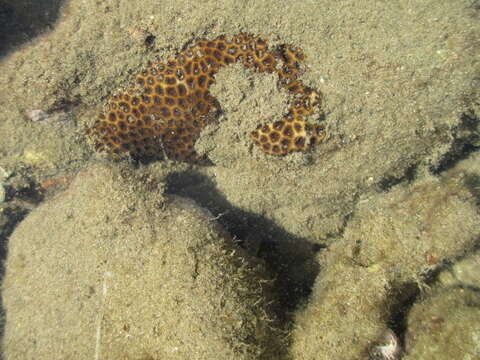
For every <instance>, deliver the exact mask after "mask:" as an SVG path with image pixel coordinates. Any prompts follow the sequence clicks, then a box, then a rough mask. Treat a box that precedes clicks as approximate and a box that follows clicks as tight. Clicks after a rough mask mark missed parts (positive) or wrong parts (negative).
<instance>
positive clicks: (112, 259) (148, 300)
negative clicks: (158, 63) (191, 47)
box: [0, 0, 480, 359]
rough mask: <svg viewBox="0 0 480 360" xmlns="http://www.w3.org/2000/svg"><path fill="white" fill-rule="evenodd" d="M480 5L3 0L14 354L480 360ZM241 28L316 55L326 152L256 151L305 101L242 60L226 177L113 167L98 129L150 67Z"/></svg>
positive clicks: (207, 139)
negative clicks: (259, 137)
mask: <svg viewBox="0 0 480 360" xmlns="http://www.w3.org/2000/svg"><path fill="white" fill-rule="evenodd" d="M479 11H480V5H479V3H478V1H472V0H458V1H451V0H441V1H439V0H431V1H430V0H408V1H373V0H371V1H366V0H363V1H358V0H338V1H330V0H318V1H314V0H299V1H292V0H290V1H287V0H271V1H229V0H228V1H213V0H212V1H191V0H190V1H183V0H176V1H159V0H145V1H142V2H137V1H127V0H117V1H114V0H107V1H96V0H82V1H80V0H72V1H66V2H63V3H59V1H53V0H52V1H48V0H44V1H37V2H33V1H28V0H25V1H17V2H10V1H3V2H1V3H0V20H1V21H2V23H0V26H3V29H2V28H0V32H1V31H3V30H4V31H8V32H9V35H8V36H5V35H3V39H4V40H5V41H4V42H3V48H2V49H1V56H2V57H1V58H0V107H1V112H0V166H1V169H0V182H1V185H2V186H1V188H2V191H1V192H0V195H1V196H0V201H1V203H0V210H1V212H0V237H1V239H2V241H3V242H4V243H5V249H6V254H5V255H4V258H5V276H4V281H3V298H2V305H3V309H4V314H5V318H6V321H5V323H4V330H3V345H2V349H3V350H2V351H3V356H4V358H5V359H368V358H378V359H382V358H386V356H387V355H386V354H383V355H382V352H384V353H386V352H388V351H390V350H392V351H393V352H395V354H393V355H392V356H394V358H395V359H400V358H401V359H432V358H435V359H454V358H455V359H475V358H480V282H479V280H478V279H479V278H480V255H479V253H478V249H479V244H480V215H479V208H478V205H479V203H480V161H479V160H480V155H479V146H480V136H479V121H478V114H479V111H480V109H479V104H480V96H479V91H478V90H479V89H480V83H479V79H480V72H479V68H480V66H479V56H480V51H479V48H480V47H479V39H480V24H479V19H480V12H479ZM25 24H30V25H29V26H26V25H25ZM240 32H246V33H250V34H254V35H259V36H261V37H262V38H264V39H266V40H268V41H269V44H270V45H271V46H275V45H277V44H283V43H287V44H293V45H294V46H298V47H300V48H301V49H303V51H304V52H305V55H306V66H307V71H306V72H305V74H304V76H303V78H302V79H303V81H304V82H305V83H306V84H307V85H309V86H311V87H313V88H315V89H317V90H318V91H319V92H321V94H322V114H316V115H315V116H313V118H312V121H315V120H318V119H320V120H321V121H322V122H323V123H324V124H325V126H326V129H327V138H326V139H325V141H324V142H323V143H322V144H321V145H319V146H317V147H315V148H313V149H312V150H311V151H309V152H305V153H295V154H290V155H287V156H285V157H272V156H268V155H266V154H264V153H262V152H261V151H259V150H258V149H257V148H255V147H253V146H252V144H251V142H250V140H249V138H248V134H249V132H250V131H251V130H253V129H254V128H255V127H256V124H258V123H263V122H265V121H268V120H269V119H274V118H276V117H280V116H282V114H284V112H285V111H286V109H287V101H288V97H287V96H286V94H285V92H284V91H283V90H280V89H279V88H278V85H277V83H276V79H275V76H274V75H265V74H257V73H255V72H252V71H247V70H244V69H243V68H242V66H240V65H235V66H231V67H229V68H225V69H223V70H222V71H221V72H220V73H219V74H218V76H217V83H216V84H215V85H214V87H213V88H212V93H213V94H214V95H215V96H216V97H217V99H218V100H219V102H220V104H221V106H222V110H223V113H222V116H221V117H220V119H219V121H218V123H216V124H214V125H210V126H208V128H207V129H205V130H204V132H203V133H202V135H201V137H200V140H199V141H198V143H197V149H198V151H199V152H201V153H204V154H206V155H207V156H208V158H209V159H210V160H211V162H212V165H211V166H207V167H201V166H191V165H187V164H184V163H176V162H173V161H168V160H167V161H157V162H152V163H149V164H138V163H135V162H133V161H132V160H131V159H128V158H126V159H123V160H121V161H112V160H111V159H109V158H108V157H105V156H101V155H99V154H96V153H94V152H93V150H92V148H91V146H90V145H89V143H88V142H87V139H86V137H85V128H86V127H87V126H90V125H91V124H92V123H93V121H94V120H95V116H96V114H97V113H98V112H99V111H100V110H101V109H102V106H103V104H104V103H105V101H106V99H107V98H108V97H109V96H110V95H112V94H114V93H116V92H118V91H121V89H123V88H125V87H126V86H128V85H129V83H130V82H131V81H132V79H133V77H134V75H135V74H137V73H138V72H139V71H141V70H142V68H144V67H145V65H146V64H147V63H148V61H152V60H154V59H155V58H156V57H159V58H160V59H166V58H167V57H168V56H172V55H175V54H176V52H177V51H178V50H179V49H183V48H184V47H185V46H187V45H188V44H192V43H194V42H195V40H198V39H201V38H208V39H213V38H216V37H217V36H219V35H221V34H227V35H233V34H237V33H240ZM192 201H193V202H192ZM263 284H266V285H263ZM389 341H390V343H391V342H394V341H396V342H397V343H398V344H397V345H396V347H395V346H394V345H392V346H390V347H388V346H386V344H387V343H388V342H389ZM382 345H385V346H384V347H382Z"/></svg>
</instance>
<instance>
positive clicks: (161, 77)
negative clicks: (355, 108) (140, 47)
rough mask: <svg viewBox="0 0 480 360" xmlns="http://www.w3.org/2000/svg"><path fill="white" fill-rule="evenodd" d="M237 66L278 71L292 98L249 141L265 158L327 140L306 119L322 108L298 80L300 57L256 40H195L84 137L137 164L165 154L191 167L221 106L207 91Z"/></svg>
mask: <svg viewBox="0 0 480 360" xmlns="http://www.w3.org/2000/svg"><path fill="white" fill-rule="evenodd" d="M239 60H240V61H242V63H243V65H244V66H245V67H246V68H253V69H255V70H256V71H258V72H276V73H277V74H278V77H279V83H280V84H281V86H282V87H285V88H286V89H288V90H289V91H290V92H291V93H292V94H293V95H294V99H293V102H292V104H291V107H290V109H289V111H288V113H287V114H286V115H285V116H284V117H283V118H282V119H280V120H278V121H276V122H274V123H271V124H265V125H259V126H258V127H257V129H256V130H254V131H252V133H251V137H252V139H253V141H254V142H255V143H256V144H257V145H259V146H260V148H261V149H262V150H263V151H264V152H266V153H269V154H274V155H284V154H287V153H289V152H292V151H301V150H305V149H307V147H308V146H309V145H312V144H316V143H319V142H320V141H321V140H322V139H323V138H324V136H325V132H324V131H323V127H321V126H320V125H318V124H317V125H313V126H312V125H309V124H308V123H307V122H306V120H305V117H306V116H308V115H310V114H312V113H313V111H314V106H315V105H317V104H318V103H319V94H318V93H317V92H316V91H315V90H313V89H311V88H309V87H306V86H304V85H303V84H302V83H301V82H300V81H299V80H298V79H299V77H300V75H301V73H302V70H301V64H302V63H303V61H304V55H303V52H302V51H301V50H300V49H298V48H294V47H292V46H288V45H282V46H279V47H278V48H276V49H275V50H273V51H271V50H269V49H268V47H267V42H266V41H265V40H262V39H260V38H258V37H254V36H250V35H246V34H239V35H236V36H233V37H231V38H228V37H226V36H220V37H218V38H217V39H215V40H200V41H198V42H197V43H196V44H195V45H194V46H192V47H190V48H188V49H186V50H184V51H182V52H181V53H179V54H178V55H177V56H176V57H175V58H174V59H173V58H172V59H169V60H168V61H167V63H166V64H163V63H153V64H151V65H150V66H149V67H148V69H147V70H145V71H143V72H142V73H141V74H140V75H138V76H137V79H136V85H137V86H136V87H134V88H129V89H127V91H126V92H125V93H123V94H121V95H116V96H113V97H112V98H111V99H110V100H109V101H108V105H107V111H106V113H101V114H100V115H99V117H98V119H97V121H96V122H95V124H94V125H93V127H91V128H90V129H88V130H87V134H88V135H89V136H90V137H91V138H92V140H93V143H94V146H95V149H96V150H98V151H108V152H111V153H114V154H121V153H124V152H130V153H131V154H132V155H134V156H136V157H143V156H147V157H150V156H155V155H157V154H159V153H160V154H162V153H165V154H166V155H167V156H168V157H169V158H173V159H178V160H183V161H196V160H198V156H197V154H196V153H195V150H194V144H195V141H196V140H197V139H198V137H199V134H200V132H201V131H202V129H203V128H204V127H205V126H206V124H208V123H209V122H210V121H212V120H213V119H215V114H216V112H218V110H219V109H220V107H219V104H218V103H217V101H216V100H215V98H213V97H212V96H211V94H210V92H209V90H208V89H209V87H210V85H212V84H213V83H214V82H215V74H216V73H217V72H218V70H219V69H220V68H221V67H222V66H227V65H230V64H233V63H235V62H237V61H239Z"/></svg>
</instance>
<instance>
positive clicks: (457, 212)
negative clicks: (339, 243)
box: [345, 177, 480, 282]
mask: <svg viewBox="0 0 480 360" xmlns="http://www.w3.org/2000/svg"><path fill="white" fill-rule="evenodd" d="M454 180H455V179H454V178H449V179H443V180H439V179H436V178H433V177H426V178H424V179H423V180H421V181H419V182H417V183H415V184H413V185H411V186H408V185H407V186H404V185H402V186H397V187H395V188H393V189H392V191H390V192H389V193H388V194H386V195H384V196H378V197H376V198H371V199H364V200H363V201H361V202H360V205H359V206H358V209H357V212H356V215H355V216H354V218H353V219H352V221H351V223H350V224H349V225H348V227H347V229H346V231H345V243H346V246H347V247H348V248H349V250H348V251H350V254H351V258H352V259H353V260H354V261H355V262H356V263H358V264H361V265H362V266H372V265H375V264H377V265H379V266H381V267H383V268H385V269H388V271H390V272H391V273H392V276H394V278H395V281H396V282H406V281H416V279H417V278H418V277H419V275H421V274H423V273H426V272H429V271H432V270H434V269H435V268H437V267H438V266H440V265H442V263H444V262H445V261H447V260H453V259H455V258H457V257H459V256H462V255H465V254H466V253H467V252H468V251H469V250H471V249H473V248H474V246H475V244H476V243H477V242H478V240H477V239H478V235H479V234H480V216H479V214H478V210H477V208H476V205H475V198H474V197H473V196H472V193H471V191H470V190H469V189H468V188H467V187H466V186H464V185H462V184H461V183H459V182H457V181H454Z"/></svg>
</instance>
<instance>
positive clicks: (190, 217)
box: [3, 166, 281, 360]
mask: <svg viewBox="0 0 480 360" xmlns="http://www.w3.org/2000/svg"><path fill="white" fill-rule="evenodd" d="M133 180H136V181H133ZM160 185H161V184H160ZM263 271H264V270H263V268H262V266H261V264H260V263H255V262H253V261H251V260H250V259H249V258H248V257H245V254H244V253H243V252H242V251H241V250H240V249H239V248H238V247H237V246H236V245H235V244H234V243H233V242H232V240H231V238H230V237H229V236H228V234H226V233H225V231H224V230H223V229H222V228H221V227H220V226H219V225H218V224H217V223H216V221H215V220H213V219H212V217H211V215H210V214H209V213H208V212H207V211H205V210H204V209H201V208H199V207H198V206H197V205H195V203H193V202H192V201H190V200H185V199H182V198H179V197H171V198H167V199H164V198H163V196H162V190H161V186H158V184H157V183H156V181H153V180H152V179H151V178H148V177H143V178H141V177H135V176H134V175H133V174H132V172H131V171H127V170H126V169H120V170H119V169H116V168H110V167H102V166H94V167H91V168H89V169H88V170H86V171H84V172H81V173H80V174H79V175H78V176H77V178H76V179H75V180H74V181H73V183H72V184H71V185H70V187H69V189H68V190H67V191H66V192H64V193H61V194H60V195H58V196H57V197H55V198H53V199H52V200H50V201H48V202H45V203H44V204H43V205H42V206H40V207H38V208H37V209H36V210H34V211H33V212H32V213H31V214H30V215H29V216H28V217H27V218H26V219H25V220H24V221H23V222H22V223H21V224H20V225H19V226H18V228H17V229H16V230H15V232H14V233H13V234H12V236H11V238H10V241H9V248H8V260H7V262H6V277H5V280H4V284H3V303H4V305H5V309H6V314H7V321H6V329H5V337H4V340H3V350H4V356H5V359H7V360H13V359H19V360H20V359H22V360H26V359H39V360H41V359H49V360H50V359H74V358H75V359H97V358H99V359H100V358H101V359H141V358H143V359H147V358H148V359H188V358H192V359H219V360H220V359H222V360H223V359H231V358H235V359H259V358H260V359H261V358H276V357H278V356H279V353H280V352H281V344H280V343H281V340H280V337H279V335H280V332H278V331H277V330H276V328H275V326H276V320H275V316H274V315H273V314H272V312H271V311H270V307H269V305H268V303H270V302H271V301H272V300H273V298H272V297H271V294H270V293H269V288H270V287H271V286H270V285H271V281H269V280H268V279H267V278H266V276H265V273H264V272H263ZM97 356H98V357H97Z"/></svg>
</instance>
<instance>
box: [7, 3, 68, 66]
mask: <svg viewBox="0 0 480 360" xmlns="http://www.w3.org/2000/svg"><path fill="white" fill-rule="evenodd" d="M64 2H65V0H15V1H8V0H0V58H2V57H4V56H5V55H7V54H8V53H9V52H10V51H11V50H12V49H14V48H16V47H17V46H19V45H21V44H23V43H25V42H27V41H29V40H31V39H32V38H34V37H35V36H38V35H39V34H41V33H44V32H46V31H49V30H51V29H53V27H54V25H55V22H56V21H57V20H58V17H59V12H60V8H61V6H62V5H63V3H64Z"/></svg>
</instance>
